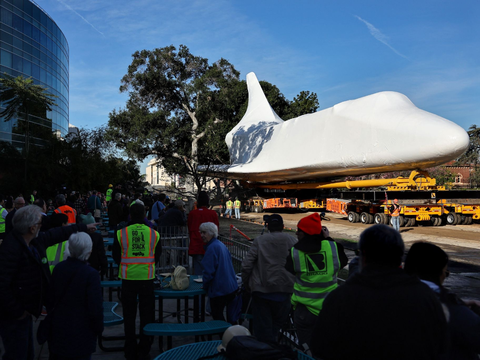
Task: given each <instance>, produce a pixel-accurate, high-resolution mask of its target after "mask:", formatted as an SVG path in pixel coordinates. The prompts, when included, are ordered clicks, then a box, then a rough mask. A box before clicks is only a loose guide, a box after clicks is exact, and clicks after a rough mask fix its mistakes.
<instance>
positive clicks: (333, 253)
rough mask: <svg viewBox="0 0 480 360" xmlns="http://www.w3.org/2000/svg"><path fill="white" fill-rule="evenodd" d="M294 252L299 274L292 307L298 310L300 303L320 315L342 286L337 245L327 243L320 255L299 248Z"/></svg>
mask: <svg viewBox="0 0 480 360" xmlns="http://www.w3.org/2000/svg"><path fill="white" fill-rule="evenodd" d="M290 252H291V256H292V260H293V267H294V270H295V274H296V279H295V284H294V285H293V294H292V299H291V302H292V305H293V307H294V308H296V306H297V304H303V305H305V306H306V307H307V309H308V310H309V311H310V312H311V313H312V314H314V315H318V314H319V313H320V310H322V306H323V301H324V300H325V298H326V297H327V295H328V294H329V293H330V292H331V291H333V290H335V289H336V288H337V286H338V284H337V274H338V271H339V270H340V260H339V258H338V250H337V244H336V243H335V242H334V241H330V240H323V241H322V247H321V249H320V251H319V252H316V253H305V252H303V251H300V250H297V249H295V248H292V249H291V251H290Z"/></svg>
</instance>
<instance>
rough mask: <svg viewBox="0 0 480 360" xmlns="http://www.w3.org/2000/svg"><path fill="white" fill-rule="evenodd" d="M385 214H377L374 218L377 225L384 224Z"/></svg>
mask: <svg viewBox="0 0 480 360" xmlns="http://www.w3.org/2000/svg"><path fill="white" fill-rule="evenodd" d="M382 215H383V214H381V213H376V214H375V216H374V222H375V224H383V216H382Z"/></svg>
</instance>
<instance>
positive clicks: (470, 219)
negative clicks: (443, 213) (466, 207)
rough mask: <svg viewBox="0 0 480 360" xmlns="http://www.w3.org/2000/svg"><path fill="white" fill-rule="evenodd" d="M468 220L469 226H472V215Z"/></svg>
mask: <svg viewBox="0 0 480 360" xmlns="http://www.w3.org/2000/svg"><path fill="white" fill-rule="evenodd" d="M467 219H468V222H467V225H472V224H473V217H472V215H468V216H467Z"/></svg>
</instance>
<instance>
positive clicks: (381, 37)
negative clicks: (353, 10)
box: [354, 15, 408, 59]
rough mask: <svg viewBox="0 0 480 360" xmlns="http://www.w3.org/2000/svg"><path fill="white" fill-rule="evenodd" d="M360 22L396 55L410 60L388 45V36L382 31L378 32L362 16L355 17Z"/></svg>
mask: <svg viewBox="0 0 480 360" xmlns="http://www.w3.org/2000/svg"><path fill="white" fill-rule="evenodd" d="M354 16H355V17H356V18H357V19H358V20H360V21H361V22H363V23H364V24H365V25H367V28H368V30H369V31H370V34H371V35H372V36H373V37H374V38H375V39H377V40H378V41H380V42H381V43H382V44H384V45H386V46H387V47H388V48H389V49H390V50H392V51H393V52H394V53H395V54H397V55H399V56H401V57H403V58H405V59H408V58H407V57H406V56H405V55H403V54H402V53H400V52H399V51H398V50H397V49H395V48H394V47H393V46H392V45H390V44H389V43H388V36H386V35H385V34H383V33H382V32H381V31H380V30H378V29H377V28H376V27H375V26H373V25H372V24H370V23H369V22H368V21H366V20H364V19H362V18H361V17H360V16H357V15H354Z"/></svg>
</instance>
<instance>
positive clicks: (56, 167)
mask: <svg viewBox="0 0 480 360" xmlns="http://www.w3.org/2000/svg"><path fill="white" fill-rule="evenodd" d="M104 133H105V129H104V128H99V129H94V130H84V129H80V131H79V134H78V135H73V134H70V135H68V136H67V138H66V139H65V140H60V139H58V138H57V137H55V136H53V135H50V138H49V139H48V141H47V142H46V145H45V146H41V147H32V150H34V154H35V156H34V157H33V156H32V157H31V159H24V158H23V157H22V155H21V154H20V153H19V152H18V150H16V149H15V147H13V146H12V145H11V144H10V143H7V142H4V141H0V157H1V158H2V159H4V160H5V164H6V166H5V167H3V166H2V168H1V169H0V188H1V189H2V192H3V193H6V194H18V193H20V192H23V194H24V195H26V194H29V193H30V192H31V191H32V190H33V189H36V190H38V191H39V194H41V196H46V195H45V194H47V195H49V196H52V195H55V193H56V191H57V190H58V189H60V188H62V187H63V186H66V187H67V189H69V190H76V191H81V192H86V191H88V190H93V189H97V190H99V191H102V192H104V191H106V189H107V187H108V184H117V183H120V184H130V186H131V187H132V188H136V187H139V186H140V184H141V183H140V181H141V178H140V170H139V167H138V165H137V164H136V162H135V161H134V160H126V159H124V158H122V157H121V156H119V154H117V153H115V152H113V151H112V144H111V143H109V142H108V141H105V140H104V139H103V137H104ZM25 161H27V162H28V164H27V165H28V168H29V173H28V177H27V185H26V186H23V187H22V184H21V182H19V181H18V179H19V178H21V177H22V176H23V169H22V168H23V164H24V162H25ZM2 163H3V162H2ZM42 194H43V195H42Z"/></svg>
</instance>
